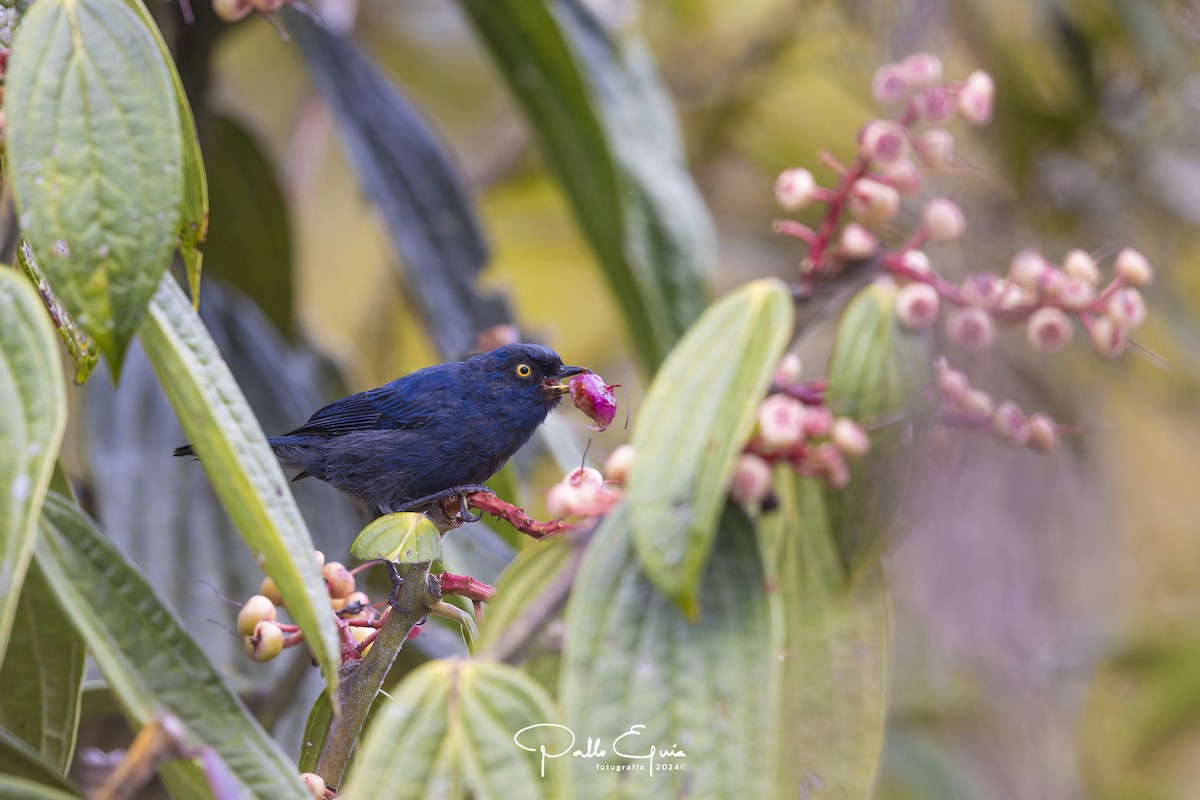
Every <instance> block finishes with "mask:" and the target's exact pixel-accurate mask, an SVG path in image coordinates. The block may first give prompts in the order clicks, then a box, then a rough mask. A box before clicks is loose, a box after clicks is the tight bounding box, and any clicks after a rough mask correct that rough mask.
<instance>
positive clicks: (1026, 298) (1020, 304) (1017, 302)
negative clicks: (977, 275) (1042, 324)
mask: <svg viewBox="0 0 1200 800" xmlns="http://www.w3.org/2000/svg"><path fill="white" fill-rule="evenodd" d="M1036 300H1037V298H1036V297H1034V295H1033V293H1032V292H1030V291H1028V290H1026V289H1023V288H1021V287H1020V286H1018V285H1017V284H1015V283H1013V282H1011V281H1006V282H1005V283H1004V284H1003V285H1002V286H1001V287H1000V295H999V297H997V298H996V301H995V306H996V307H997V308H1003V309H1005V310H1007V311H1011V310H1013V309H1015V308H1025V307H1026V306H1030V305H1033V304H1034V302H1035V301H1036Z"/></svg>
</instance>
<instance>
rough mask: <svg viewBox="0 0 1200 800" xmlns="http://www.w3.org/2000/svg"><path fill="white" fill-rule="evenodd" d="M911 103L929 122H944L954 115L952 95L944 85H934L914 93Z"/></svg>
mask: <svg viewBox="0 0 1200 800" xmlns="http://www.w3.org/2000/svg"><path fill="white" fill-rule="evenodd" d="M913 105H914V106H916V109H917V113H918V114H920V115H921V117H922V118H923V119H926V120H928V121H930V122H945V121H946V120H948V119H950V117H952V116H954V108H955V100H954V95H952V94H951V93H950V92H949V90H947V89H946V87H944V86H935V87H933V88H932V89H926V90H925V91H923V92H920V93H919V94H917V95H915V96H914V97H913Z"/></svg>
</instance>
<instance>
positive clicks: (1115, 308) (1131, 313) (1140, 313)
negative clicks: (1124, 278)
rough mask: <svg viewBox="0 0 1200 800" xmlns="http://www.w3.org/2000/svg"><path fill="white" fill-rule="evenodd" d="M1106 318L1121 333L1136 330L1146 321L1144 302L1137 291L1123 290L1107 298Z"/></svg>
mask: <svg viewBox="0 0 1200 800" xmlns="http://www.w3.org/2000/svg"><path fill="white" fill-rule="evenodd" d="M1108 316H1110V317H1112V321H1113V322H1114V323H1116V325H1117V327H1119V328H1121V330H1123V331H1132V330H1136V329H1137V328H1138V327H1139V326H1140V325H1141V324H1142V323H1143V322H1145V321H1146V301H1145V300H1143V299H1142V293H1141V292H1139V291H1138V290H1137V289H1133V288H1125V289H1118V290H1117V291H1116V292H1113V295H1112V297H1110V298H1108Z"/></svg>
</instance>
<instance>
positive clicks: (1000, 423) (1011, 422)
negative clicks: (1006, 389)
mask: <svg viewBox="0 0 1200 800" xmlns="http://www.w3.org/2000/svg"><path fill="white" fill-rule="evenodd" d="M992 429H993V430H994V431H996V434H997V435H998V436H1000V437H1001V438H1003V439H1006V440H1008V441H1009V442H1011V443H1012V444H1015V445H1023V444H1025V443H1026V442H1027V441H1029V420H1028V419H1026V418H1025V412H1023V411H1021V407H1020V406H1018V405H1017V404H1016V403H1013V402H1011V401H1010V402H1007V403H1002V404H1001V405H1000V407H999V408H997V409H996V413H995V414H993V415H992Z"/></svg>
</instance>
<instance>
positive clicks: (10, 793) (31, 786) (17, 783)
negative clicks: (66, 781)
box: [0, 775, 81, 800]
mask: <svg viewBox="0 0 1200 800" xmlns="http://www.w3.org/2000/svg"><path fill="white" fill-rule="evenodd" d="M80 796H81V795H80V794H79V792H78V791H76V792H74V793H68V792H63V791H59V790H58V789H53V788H51V787H50V786H47V785H46V784H44V783H40V782H38V781H31V780H26V779H25V778H18V777H15V776H13V775H0V797H3V798H4V800H75V799H76V798H78V797H80Z"/></svg>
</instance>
